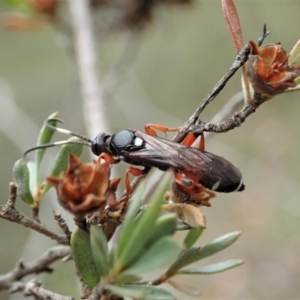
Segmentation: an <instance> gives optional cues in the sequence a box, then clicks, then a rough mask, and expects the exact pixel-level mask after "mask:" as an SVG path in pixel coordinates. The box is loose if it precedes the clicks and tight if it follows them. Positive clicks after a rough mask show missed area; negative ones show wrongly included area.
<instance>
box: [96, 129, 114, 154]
mask: <svg viewBox="0 0 300 300" xmlns="http://www.w3.org/2000/svg"><path fill="white" fill-rule="evenodd" d="M110 137H111V135H109V134H108V133H105V132H101V133H99V134H98V135H97V136H96V137H95V139H94V140H93V141H92V144H91V149H92V152H93V153H94V154H95V155H100V154H101V153H109V152H110V151H109V149H108V146H107V143H106V140H107V139H108V138H110Z"/></svg>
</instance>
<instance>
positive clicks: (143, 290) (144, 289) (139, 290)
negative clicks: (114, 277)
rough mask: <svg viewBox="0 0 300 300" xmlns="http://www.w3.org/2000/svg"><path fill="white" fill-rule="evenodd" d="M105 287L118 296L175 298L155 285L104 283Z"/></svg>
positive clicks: (154, 299)
mask: <svg viewBox="0 0 300 300" xmlns="http://www.w3.org/2000/svg"><path fill="white" fill-rule="evenodd" d="M105 288H107V289H108V290H110V291H111V292H112V293H113V294H115V295H118V296H120V297H129V298H133V299H135V300H136V299H141V300H175V297H174V296H173V295H172V294H171V293H170V292H169V291H167V290H165V289H162V288H158V287H156V286H145V285H127V286H126V285H123V286H116V285H106V286H105Z"/></svg>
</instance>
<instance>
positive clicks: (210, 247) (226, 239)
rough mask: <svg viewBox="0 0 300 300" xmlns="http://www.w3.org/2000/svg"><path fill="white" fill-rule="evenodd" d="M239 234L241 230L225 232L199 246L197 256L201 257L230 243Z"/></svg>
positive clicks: (215, 251)
mask: <svg viewBox="0 0 300 300" xmlns="http://www.w3.org/2000/svg"><path fill="white" fill-rule="evenodd" d="M240 235H241V231H235V232H231V233H228V234H225V235H223V236H221V237H219V238H217V239H216V240H214V241H212V242H211V243H209V244H207V245H205V246H204V247H203V248H201V251H200V254H199V258H198V259H203V258H205V257H207V256H210V255H213V254H215V253H217V252H219V251H221V250H223V249H225V248H227V247H229V246H230V245H232V244H233V243H234V242H235V241H236V240H237V239H238V238H239V237H240Z"/></svg>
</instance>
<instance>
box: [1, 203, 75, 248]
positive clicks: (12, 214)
mask: <svg viewBox="0 0 300 300" xmlns="http://www.w3.org/2000/svg"><path fill="white" fill-rule="evenodd" d="M0 218H3V219H7V220H9V221H11V222H15V223H18V224H20V225H23V226H25V227H28V228H31V229H33V230H35V231H37V232H39V233H41V234H43V235H45V236H47V237H49V238H51V239H53V240H56V241H57V242H58V243H59V244H62V245H69V240H68V238H67V237H66V236H65V235H61V234H56V233H54V232H52V231H51V230H49V229H47V228H46V227H45V225H43V224H41V223H38V222H36V221H34V220H32V219H30V218H28V217H27V216H25V215H24V214H23V213H21V212H20V211H18V210H17V209H16V208H12V207H10V206H9V205H8V204H6V205H0Z"/></svg>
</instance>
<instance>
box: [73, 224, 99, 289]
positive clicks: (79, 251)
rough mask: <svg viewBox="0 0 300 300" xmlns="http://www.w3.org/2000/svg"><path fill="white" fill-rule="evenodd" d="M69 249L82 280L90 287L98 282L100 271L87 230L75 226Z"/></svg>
mask: <svg viewBox="0 0 300 300" xmlns="http://www.w3.org/2000/svg"><path fill="white" fill-rule="evenodd" d="M71 250H72V256H73V259H74V262H75V264H76V267H77V269H78V271H79V273H80V275H81V277H82V280H83V281H84V283H85V284H86V285H87V286H88V288H89V289H92V288H93V287H95V286H96V285H97V284H98V283H99V281H100V273H99V272H98V270H97V268H96V263H95V260H94V258H93V253H92V249H91V244H90V234H89V232H87V231H85V230H83V229H81V228H76V229H75V230H74V231H73V233H72V236H71Z"/></svg>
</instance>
